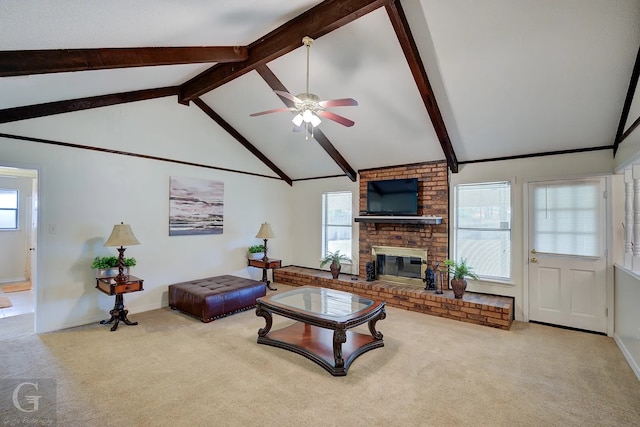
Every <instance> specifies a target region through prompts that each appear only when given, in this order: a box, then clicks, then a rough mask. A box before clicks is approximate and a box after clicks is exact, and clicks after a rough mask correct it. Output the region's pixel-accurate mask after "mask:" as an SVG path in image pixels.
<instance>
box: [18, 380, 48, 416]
mask: <svg viewBox="0 0 640 427" xmlns="http://www.w3.org/2000/svg"><path fill="white" fill-rule="evenodd" d="M27 385H30V386H33V388H35V389H36V391H38V383H27V382H24V383H20V384H18V385H17V386H16V388H15V389H14V390H13V406H15V407H16V408H17V409H18V410H20V411H22V412H36V411H37V410H38V402H39V400H40V398H41V397H42V396H31V395H29V396H24V399H25V400H26V401H27V402H28V403H31V404H32V405H33V409H24V408H23V407H22V405H20V402H19V400H18V394H19V393H20V389H22V387H24V386H27Z"/></svg>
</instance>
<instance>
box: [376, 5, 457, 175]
mask: <svg viewBox="0 0 640 427" xmlns="http://www.w3.org/2000/svg"><path fill="white" fill-rule="evenodd" d="M385 8H386V9H387V14H388V15H389V19H390V20H391V24H392V25H393V29H394V30H395V32H396V35H397V37H398V41H399V42H400V46H402V51H403V52H404V56H405V58H406V59H407V63H408V64H409V69H410V70H411V74H412V75H413V79H414V80H415V82H416V85H417V86H418V91H419V92H420V96H421V97H422V102H424V106H425V107H426V108H427V113H428V114H429V118H430V119H431V123H432V124H433V128H434V130H435V131H436V135H437V136H438V140H439V141H440V146H441V147H442V151H443V152H444V156H445V158H446V159H447V164H448V165H449V169H451V172H453V173H457V172H458V159H457V157H456V153H455V152H454V151H453V145H451V139H450V138H449V132H448V131H447V127H446V125H445V123H444V120H443V119H442V114H441V112H440V108H439V107H438V102H437V101H436V97H435V94H434V93H433V88H432V87H431V83H429V77H428V76H427V70H426V69H425V68H424V64H423V62H422V60H421V59H420V53H419V52H418V47H417V46H416V42H415V40H414V38H413V35H412V34H411V29H410V28H409V22H408V21H407V17H406V15H405V13H404V9H403V8H402V5H401V4H400V2H399V1H393V2H391V3H388V4H386V5H385Z"/></svg>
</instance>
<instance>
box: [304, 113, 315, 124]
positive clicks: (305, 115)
mask: <svg viewBox="0 0 640 427" xmlns="http://www.w3.org/2000/svg"><path fill="white" fill-rule="evenodd" d="M312 117H313V113H312V112H311V110H304V112H303V113H302V120H304V122H305V123H309V122H310V121H311V118H312Z"/></svg>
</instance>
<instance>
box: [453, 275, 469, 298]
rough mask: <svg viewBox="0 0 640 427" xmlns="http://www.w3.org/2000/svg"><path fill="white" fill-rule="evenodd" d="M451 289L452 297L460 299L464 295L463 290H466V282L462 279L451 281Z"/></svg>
mask: <svg viewBox="0 0 640 427" xmlns="http://www.w3.org/2000/svg"><path fill="white" fill-rule="evenodd" d="M451 289H453V296H454V297H456V298H457V299H460V298H462V295H464V291H465V289H467V281H466V280H464V279H451Z"/></svg>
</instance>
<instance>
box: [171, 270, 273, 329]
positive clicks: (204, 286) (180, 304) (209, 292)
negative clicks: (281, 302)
mask: <svg viewBox="0 0 640 427" xmlns="http://www.w3.org/2000/svg"><path fill="white" fill-rule="evenodd" d="M266 294H267V289H266V284H265V283H264V282H259V281H257V280H252V279H244V278H242V277H236V276H229V275H225V276H216V277H207V278H205V279H198V280H191V281H189V282H182V283H175V284H173V285H169V307H171V308H172V309H174V310H180V311H181V312H183V313H186V314H190V315H192V316H195V317H197V318H198V319H200V320H201V321H203V322H211V321H212V320H214V319H216V318H219V317H222V316H226V315H227V314H231V313H236V312H238V311H243V310H247V309H249V308H252V307H254V306H255V305H256V298H259V297H263V296H265V295H266Z"/></svg>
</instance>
